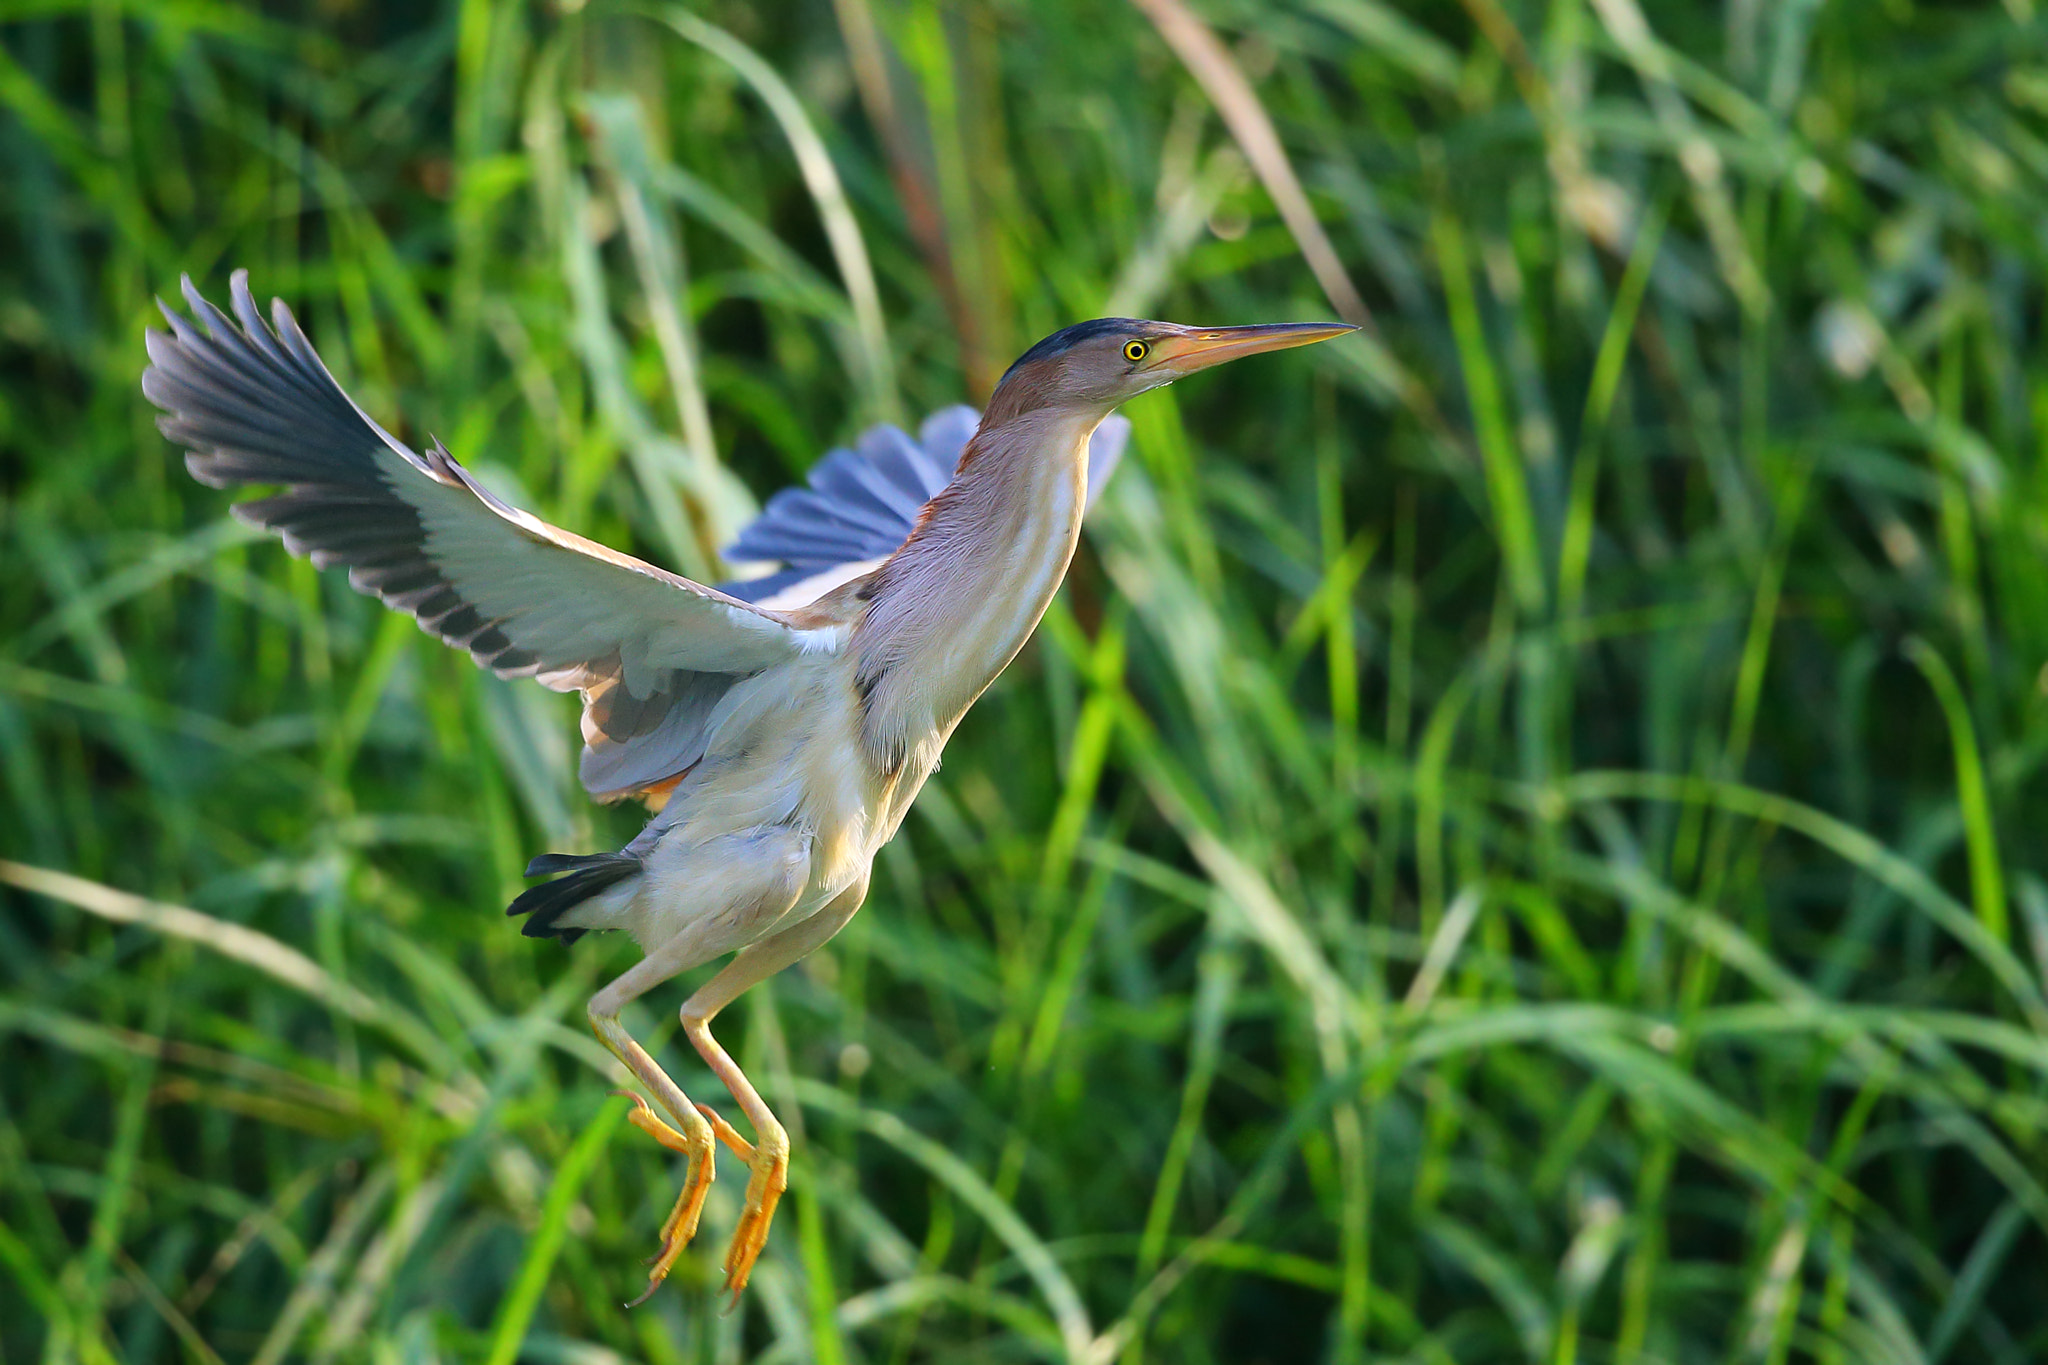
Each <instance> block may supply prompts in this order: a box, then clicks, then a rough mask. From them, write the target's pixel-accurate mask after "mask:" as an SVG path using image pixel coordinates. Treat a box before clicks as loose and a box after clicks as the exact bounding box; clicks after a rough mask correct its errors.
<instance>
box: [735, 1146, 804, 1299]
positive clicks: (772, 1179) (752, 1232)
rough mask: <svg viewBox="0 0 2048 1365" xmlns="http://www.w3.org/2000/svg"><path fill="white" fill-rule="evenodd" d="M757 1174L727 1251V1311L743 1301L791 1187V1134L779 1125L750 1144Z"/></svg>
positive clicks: (749, 1186)
mask: <svg viewBox="0 0 2048 1365" xmlns="http://www.w3.org/2000/svg"><path fill="white" fill-rule="evenodd" d="M749 1145H750V1147H751V1148H752V1158H751V1160H749V1162H748V1165H750V1166H751V1167H752V1168H753V1174H752V1175H751V1176H750V1177H749V1178H748V1180H747V1202H746V1207H745V1208H744V1209H742V1210H741V1212H740V1221H739V1226H738V1227H736V1228H734V1229H733V1234H732V1245H731V1247H729V1248H728V1249H727V1251H726V1253H725V1293H726V1294H727V1295H728V1298H727V1300H726V1305H725V1310H724V1311H725V1312H727V1313H730V1312H732V1310H733V1309H734V1308H736V1307H737V1306H738V1305H739V1301H740V1291H741V1290H743V1289H745V1288H746V1287H747V1279H748V1277H749V1276H750V1275H752V1274H753V1271H754V1262H755V1261H756V1260H758V1259H760V1256H761V1248H762V1247H764V1246H766V1245H767V1244H768V1225H769V1224H770V1223H772V1222H773V1221H774V1220H775V1205H776V1203H777V1201H779V1200H780V1199H781V1198H782V1192H783V1191H784V1190H785V1189H788V1188H789V1138H788V1136H787V1135H785V1134H784V1133H783V1132H782V1131H781V1130H780V1129H779V1128H778V1129H775V1130H773V1131H771V1132H767V1133H763V1134H761V1141H760V1143H759V1144H749Z"/></svg>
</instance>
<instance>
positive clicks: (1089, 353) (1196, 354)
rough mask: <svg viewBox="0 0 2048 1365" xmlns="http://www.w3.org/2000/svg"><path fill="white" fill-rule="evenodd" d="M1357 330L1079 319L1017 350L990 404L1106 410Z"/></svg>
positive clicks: (1004, 408)
mask: <svg viewBox="0 0 2048 1365" xmlns="http://www.w3.org/2000/svg"><path fill="white" fill-rule="evenodd" d="M1357 330H1358V329H1357V328H1356V327H1353V326H1352V325H1350V324H1349V323H1344V322H1271V323H1259V324H1256V325H1253V326H1250V327H1183V326H1182V325H1181V324H1179V323H1177V322H1148V321H1146V320H1144V319H1142V318H1096V319H1095V320H1094V321H1092V322H1077V323H1075V324H1074V325H1073V326H1072V327H1067V328H1063V329H1062V330H1060V331H1057V332H1054V333H1053V334H1052V335H1051V336H1049V337H1047V338H1046V339H1045V340H1043V341H1041V342H1039V343H1038V344H1037V345H1036V346H1033V347H1032V348H1031V349H1030V350H1028V351H1026V352H1025V353H1024V354H1023V355H1022V356H1020V357H1019V358H1018V360H1017V363H1016V364H1014V365H1012V366H1011V367H1010V368H1009V371H1008V372H1007V373H1005V374H1004V375H1003V378H1002V381H1001V382H1000V383H998V384H997V385H996V391H995V394H994V395H993V396H992V397H991V398H990V399H989V411H990V413H991V414H997V413H1000V414H1002V415H1004V416H1023V415H1025V414H1027V413H1031V412H1036V411H1042V410H1045V409H1048V408H1067V409H1077V408H1078V409H1081V410H1084V411H1087V410H1093V411H1095V412H1096V413H1097V414H1098V415H1106V414H1107V413H1108V412H1109V411H1110V409H1112V408H1114V407H1116V406H1117V404H1119V403H1122V402H1124V401H1125V400H1127V399H1130V398H1135V397H1137V396H1138V395H1139V394H1141V393H1144V392H1145V391H1146V390H1147V389H1156V388H1158V387H1160V386H1161V385H1162V384H1171V383H1172V382H1173V381H1174V380H1176V379H1179V378H1181V377H1182V376H1183V375H1190V374H1193V373H1194V372H1195V371H1196V370H1206V369H1208V368H1209V367H1210V366H1212V365H1220V364H1222V363H1223V362H1224V361H1226V360H1236V359H1239V358H1240V357H1242V356H1248V355H1257V354H1258V353H1259V352H1261V351H1278V350H1282V349H1284V348H1286V347H1289V346H1306V345H1308V344H1309V343H1310V342H1312V341H1326V340H1328V339H1329V338H1331V337H1335V336H1342V335H1343V334H1344V333H1346V332H1355V331H1357Z"/></svg>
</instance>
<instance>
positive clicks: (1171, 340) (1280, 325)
mask: <svg viewBox="0 0 2048 1365" xmlns="http://www.w3.org/2000/svg"><path fill="white" fill-rule="evenodd" d="M1357 330H1358V329H1357V328H1356V327H1354V326H1352V325H1351V324H1350V323H1348V322H1266V323H1259V324H1257V325H1254V326H1251V327H1208V328H1203V329H1201V330H1192V329H1191V330H1189V331H1187V332H1184V333H1182V334H1181V335H1179V336H1164V337H1161V338H1159V339H1158V340H1157V341H1155V342H1153V343H1152V355H1153V361H1152V363H1153V364H1154V365H1155V366H1159V367H1161V368H1164V369H1169V370H1172V371H1173V372H1174V373H1175V374H1193V373H1194V372H1195V371H1196V370H1206V369H1208V368H1209V367H1210V366H1211V365H1221V364H1222V363H1223V362H1224V361H1226V360H1236V359H1238V358H1240V357H1242V356H1248V355H1257V354H1258V353H1259V352H1261V351H1284V350H1286V349H1287V348H1288V347H1290V346H1306V345H1308V344H1309V343H1310V342H1314V341H1328V340H1329V339H1330V338H1331V337H1340V336H1343V335H1344V334H1345V333H1346V332H1355V331H1357Z"/></svg>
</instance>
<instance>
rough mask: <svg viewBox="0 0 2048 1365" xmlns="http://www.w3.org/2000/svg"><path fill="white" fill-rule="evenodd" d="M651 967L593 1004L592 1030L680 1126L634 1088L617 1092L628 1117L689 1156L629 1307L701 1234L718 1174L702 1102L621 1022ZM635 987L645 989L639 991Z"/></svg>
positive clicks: (630, 975)
mask: <svg viewBox="0 0 2048 1365" xmlns="http://www.w3.org/2000/svg"><path fill="white" fill-rule="evenodd" d="M647 965H648V964H647V963H645V962H643V963H641V964H640V966H639V967H636V968H634V969H633V971H629V972H627V973H626V974H625V975H624V976H622V977H620V978H619V979H618V980H617V981H615V982H613V983H612V984H611V985H610V986H607V987H606V988H605V989H604V990H602V991H600V992H599V993H598V994H597V995H596V996H595V997H593V998H592V1000H591V1002H590V1027H591V1031H592V1032H594V1033H596V1034H597V1037H598V1041H600V1042H602V1043H603V1044H604V1045H605V1046H606V1047H607V1048H609V1049H610V1050H611V1053H612V1055H613V1056H615V1057H617V1058H618V1059H619V1060H620V1061H622V1062H624V1063H625V1064H626V1069H627V1070H628V1071H631V1072H632V1073H633V1075H634V1077H635V1078H637V1079H638V1080H639V1081H640V1083H641V1084H642V1085H644V1086H646V1087H647V1089H648V1092H649V1093H650V1094H652V1095H653V1096H654V1098H655V1099H656V1100H657V1101H658V1102H659V1103H660V1105H661V1107H662V1108H663V1109H665V1110H667V1111H668V1113H669V1115H670V1117H672V1118H673V1119H674V1120H675V1122H676V1126H675V1127H673V1128H672V1127H670V1126H669V1125H668V1124H667V1123H664V1122H663V1121H662V1120H661V1118H660V1117H659V1116H658V1115H656V1114H655V1112H654V1111H653V1110H652V1109H650V1108H648V1106H647V1101H645V1100H643V1099H641V1098H640V1096H638V1095H636V1094H633V1093H632V1092H631V1091H620V1092H617V1093H621V1094H625V1095H628V1096H629V1097H630V1098H631V1099H632V1101H633V1112H632V1113H631V1114H628V1115H627V1116H626V1117H627V1121H628V1122H630V1123H631V1124H632V1125H633V1126H634V1127H636V1128H638V1129H639V1130H640V1131H641V1132H643V1133H646V1134H648V1135H649V1136H651V1137H652V1138H653V1139H654V1140H655V1141H656V1142H659V1143H660V1144H661V1145H662V1146H664V1147H666V1148H668V1149H669V1150H670V1151H672V1152H680V1153H681V1154H682V1155H683V1157H684V1158H685V1165H684V1167H683V1188H682V1192H681V1193H680V1194H678V1195H677V1196H676V1202H675V1206H674V1207H673V1208H672V1209H670V1210H669V1215H668V1217H667V1218H665V1219H663V1220H662V1224H661V1246H660V1248H659V1249H658V1250H657V1251H656V1252H655V1254H654V1257H653V1259H652V1262H651V1267H652V1268H651V1269H650V1270H649V1271H648V1274H647V1288H646V1289H645V1290H643V1291H642V1292H641V1294H640V1297H639V1298H636V1299H634V1300H633V1301H632V1302H631V1303H629V1304H627V1305H626V1306H627V1307H628V1308H637V1307H638V1306H639V1305H641V1304H643V1303H645V1302H646V1301H647V1299H648V1296H649V1295H651V1294H653V1293H654V1291H655V1290H656V1289H658V1288H660V1287H661V1282H662V1281H663V1280H665V1279H667V1278H668V1273H669V1271H670V1270H671V1269H672V1268H674V1266H675V1263H676V1258H677V1257H679V1256H681V1255H682V1254H683V1248H685V1247H687V1246H688V1245H689V1244H690V1239H691V1238H692V1237H695V1236H696V1235H697V1218H698V1215H699V1214H701V1213H702V1212H703V1209H704V1196H705V1194H706V1193H707V1192H709V1190H710V1189H711V1182H712V1180H713V1179H714V1178H715V1175H716V1172H715V1170H714V1168H713V1164H712V1153H713V1152H714V1151H716V1150H717V1147H716V1142H715V1139H714V1137H713V1130H712V1127H711V1124H710V1122H709V1121H708V1120H707V1119H705V1117H704V1116H703V1115H702V1114H700V1113H698V1112H697V1106H696V1105H694V1104H692V1103H691V1102H690V1098H689V1096H687V1095H685V1094H684V1093H683V1091H682V1087H680V1086H678V1085H677V1084H676V1083H675V1082H674V1081H672V1080H670V1079H669V1076H668V1073H667V1072H665V1071H663V1070H662V1069H661V1066H660V1064H659V1063H657V1062H656V1061H655V1060H654V1058H652V1057H650V1056H648V1055H647V1050H646V1049H645V1048H643V1047H641V1046H640V1044H638V1043H636V1042H634V1041H633V1038H632V1036H631V1035H630V1034H628V1033H627V1032H626V1030H625V1029H624V1028H623V1027H621V1026H620V1024H619V1020H618V1012H619V1009H620V1008H621V1007H622V1006H623V1005H624V1004H625V1002H626V1001H627V1000H630V999H632V998H633V997H634V996H635V995H638V994H639V993H640V989H645V986H644V985H641V983H640V982H639V981H638V980H636V978H635V973H637V972H639V971H640V968H641V967H645V966H647ZM647 984H652V983H651V982H649V983H647ZM636 986H638V987H639V988H640V989H634V988H635V987H636Z"/></svg>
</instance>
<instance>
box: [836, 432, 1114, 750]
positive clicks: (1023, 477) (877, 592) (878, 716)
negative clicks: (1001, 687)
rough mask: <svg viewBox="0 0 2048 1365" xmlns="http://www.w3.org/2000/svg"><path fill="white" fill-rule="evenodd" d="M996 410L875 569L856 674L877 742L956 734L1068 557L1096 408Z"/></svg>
mask: <svg viewBox="0 0 2048 1365" xmlns="http://www.w3.org/2000/svg"><path fill="white" fill-rule="evenodd" d="M998 413H999V409H998V408H997V407H996V406H995V405H994V404H991V409H990V414H989V417H988V418H985V419H984V420H983V423H982V427H981V429H980V430H979V431H977V432H976V433H975V435H974V439H973V440H971V441H969V442H968V445H967V449H966V451H965V452H963V454H962V455H961V460H960V468H959V472H958V473H957V474H956V475H955V476H954V479H953V482H952V483H951V484H949V485H947V487H946V489H945V490H944V491H943V492H941V493H940V494H939V495H938V497H936V498H934V499H933V500H932V502H931V505H930V506H929V507H928V508H927V509H926V512H925V515H924V517H923V519H922V520H921V521H920V522H919V523H918V527H917V529H916V531H914V532H913V533H912V534H911V536H910V539H909V540H907V541H905V542H904V544H903V547H902V548H901V549H899V550H898V551H897V552H896V553H895V555H894V556H892V557H891V558H890V559H889V561H888V562H887V563H885V564H884V565H883V566H882V567H881V568H880V569H879V570H877V571H876V573H875V576H874V578H873V579H872V580H871V587H870V592H871V596H870V599H869V602H868V607H867V610H866V612H865V613H864V615H863V617H862V619H861V623H860V626H859V628H858V630H857V631H856V649H857V651H858V653H859V656H860V665H859V667H860V671H859V674H858V678H859V686H860V688H861V691H862V695H863V697H864V698H865V704H866V707H867V724H868V728H869V732H870V735H871V736H872V737H873V739H874V740H875V742H876V743H877V744H878V745H879V746H880V747H881V748H883V749H890V750H893V749H900V748H901V747H902V746H904V745H909V746H913V747H914V746H917V745H920V744H923V743H925V742H926V739H927V737H932V738H937V739H941V740H942V739H943V737H944V736H945V735H946V734H948V733H950V732H951V730H952V728H953V726H954V725H955V724H956V723H957V722H958V721H959V719H960V717H961V716H962V715H963V714H965V713H966V710H967V708H968V707H969V706H971V705H972V704H973V703H974V699H975V698H976V697H979V696H980V695H981V693H982V691H983V690H984V689H985V688H987V687H988V685H989V684H990V683H991V682H993V681H994V680H995V677H996V675H997V674H999V673H1001V672H1002V671H1003V669H1004V667H1005V666H1007V665H1008V664H1009V662H1010V660H1011V659H1013V658H1014V657H1016V654H1017V651H1018V650H1019V649H1022V648H1023V646H1024V642H1025V641H1026V640H1028V639H1029V638H1030V637H1031V632H1032V631H1033V630H1034V629H1036V627H1037V625H1038V621H1039V618H1040V617H1042V616H1043V615H1044V614H1045V609H1046V607H1047V606H1048V605H1049V604H1050V603H1051V602H1052V596H1053V593H1054V592H1055V591H1057V590H1058V588H1059V585H1060V580H1061V579H1063V578H1064V577H1065V576H1066V572H1067V565H1068V564H1069V563H1070V562H1071V561H1072V559H1073V557H1074V546H1075V544H1076V542H1077V541H1078V539H1079V536H1080V531H1081V513H1082V511H1083V507H1084V504H1085V502H1086V488H1087V469H1088V461H1087V448H1088V437H1089V435H1090V433H1092V432H1093V431H1094V430H1095V428H1096V426H1097V425H1098V424H1099V423H1100V422H1101V420H1102V418H1103V416H1104V414H1102V413H1096V412H1086V411H1074V410H1046V411H1040V412H1035V413H1030V414H1025V415H1018V416H1011V417H1008V418H1007V419H1005V420H1001V421H999V422H997V421H995V420H994V419H995V418H996V417H997V416H998ZM933 756H934V757H936V750H934V754H933Z"/></svg>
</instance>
